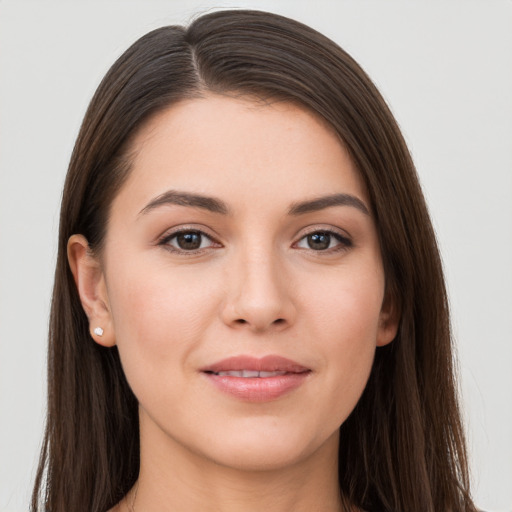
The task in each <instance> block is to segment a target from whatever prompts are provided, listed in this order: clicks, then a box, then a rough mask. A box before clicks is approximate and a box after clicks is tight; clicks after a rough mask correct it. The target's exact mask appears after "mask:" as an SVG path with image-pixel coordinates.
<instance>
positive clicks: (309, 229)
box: [295, 224, 352, 242]
mask: <svg viewBox="0 0 512 512" xmlns="http://www.w3.org/2000/svg"><path fill="white" fill-rule="evenodd" d="M318 231H321V232H323V233H332V234H335V235H338V236H339V237H341V238H343V239H344V240H347V241H350V242H352V236H351V235H350V234H349V233H348V232H347V231H345V230H344V229H341V228H338V227H336V226H332V225H326V224H314V225H311V226H306V227H305V228H302V229H301V230H300V231H299V232H298V233H297V235H296V236H295V239H296V240H297V241H299V240H302V239H303V238H304V237H305V236H308V235H311V234H313V233H317V232H318Z"/></svg>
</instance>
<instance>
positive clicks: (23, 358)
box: [0, 0, 512, 512]
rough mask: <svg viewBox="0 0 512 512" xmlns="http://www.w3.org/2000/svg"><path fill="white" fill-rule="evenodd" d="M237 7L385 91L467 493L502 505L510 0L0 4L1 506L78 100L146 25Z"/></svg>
mask: <svg viewBox="0 0 512 512" xmlns="http://www.w3.org/2000/svg"><path fill="white" fill-rule="evenodd" d="M222 6H236V7H252V8H259V9H264V10H265V9H266V10H272V11H274V12H279V13H282V14H285V15H288V16H291V17H293V18H296V19H299V20H301V21H304V22H306V23H308V24H309V25H311V26H313V27H314V28H316V29H318V30H320V31H321V32H324V33H325V34H326V35H328V36H330V37H331V38H332V39H334V40H336V41H337V42H338V43H339V44H340V45H341V46H343V47H344V48H345V49H346V50H347V51H349V53H351V54H352V55H353V56H354V57H355V58H356V60H358V61H359V63H360V64H361V65H362V66H363V67H364V68H365V69H366V70H367V71H368V73H369V74H370V76H371V77H372V78H373V79H374V81H375V82H376V84H377V86H378V87H379V88H380V90H381V91H382V93H383V94H384V96H385V98H386V99H387V100H388V102H389V103H390V106H391V108H392V110H393V111H394V113H395V115H396V117H397V119H398V121H399V123H400V125H401V127H402V129H403V132H404V134H405V136H406V139H407V141H408V143H409V145H410V148H411V150H412V152H413V156H414V158H415V161H416V164H417V167H418V171H419V174H420V178H421V181H422V184H423V186H424V190H425V194H426V196H427V200H428V202H429V205H430V208H431V212H432V217H433V220H434V224H435V227H436V230H437V233H438V236H439V241H440V245H441V250H442V254H443V259H444V263H445V267H446V275H447V280H448V286H449V292H450V299H451V305H452V310H453V326H454V332H455V335H456V339H457V346H458V353H459V366H460V375H461V393H462V396H463V408H464V418H465V421H466V424H467V428H468V435H469V447H470V455H471V465H472V470H473V482H474V494H475V497H476V500H477V503H478V504H479V506H480V507H482V508H484V509H486V510H488V511H505V510H511V509H512V485H511V484H512V371H511V365H512V58H511V55H512V2H510V1H506V0H502V1H500V0H484V1H472V0H460V1H456V0H445V1H426V0H424V1H413V0H402V1H390V0H374V1H365V0H350V1H349V0H345V1H343V0H340V1H336V2H335V1H332V2H329V1H325V0H315V1H298V0H294V1H292V0H290V1H272V2H271V1H257V0H253V1H252V2H248V1H242V0H238V1H236V2H221V1H218V2H209V1H203V2H199V1H189V2H186V1H165V2H164V1H158V2H157V1H148V0H146V1H137V2H133V1H102V2H85V1H76V0H66V1H61V2H56V1H45V0H42V1H37V2H29V1H23V0H11V1H6V0H4V1H0V512H21V511H23V510H27V505H28V496H29V493H30V486H31V481H32V479H33V475H34V471H35V463H36V459H37V454H38V450H39V446H40V442H41V435H42V428H43V418H44V400H45V386H46V383H45V350H46V329H47V317H48V310H49V297H50V291H51V285H52V275H53V267H54V258H55V246H56V233H57V227H58V208H59V199H60V194H61V187H62V183H63V179H64V174H65V171H66V167H67V163H68V160H69V156H70V153H71V149H72V145H73V142H74V139H75V137H76V135H77V132H78V128H79V124H80V122H81V119H82V116H83V114H84V111H85V108H86V106H87V103H88V101H89V99H90V97H91V96H92V94H93V91H94V89H95V87H96V86H97V84H98V82H99V80H100V79H101V77H102V76H103V74H104V73H105V72H106V70H107V69H108V67H109V66H110V64H112V63H113V61H114V60H115V58H116V57H117V56H118V55H119V54H120V53H121V52H122V51H123V50H124V49H125V48H126V47H127V46H128V45H129V44H131V43H132V42H133V41H134V40H135V39H136V38H138V37H139V36H141V35H142V34H144V33H145V32H147V31H149V30H150V29H152V28H155V27H158V26H161V25H165V24H170V23H186V22H187V21H188V20H189V19H190V17H191V16H192V15H193V14H194V13H197V12H204V11H206V10H208V9H210V8H212V7H222Z"/></svg>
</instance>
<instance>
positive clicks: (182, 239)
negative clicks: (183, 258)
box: [160, 229, 219, 252]
mask: <svg viewBox="0 0 512 512" xmlns="http://www.w3.org/2000/svg"><path fill="white" fill-rule="evenodd" d="M160 245H164V246H167V247H168V248H169V249H171V250H174V251H184V252H194V251H199V250H201V249H207V248H209V247H219V244H217V243H216V242H214V241H213V240H212V239H211V238H210V237H209V236H208V235H207V234H206V233H203V232H202V231H199V230H195V229H194V230H192V229H188V230H182V231H177V232H174V233H171V234H170V235H168V236H166V237H164V238H163V239H162V240H161V241H160Z"/></svg>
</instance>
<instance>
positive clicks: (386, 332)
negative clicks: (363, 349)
mask: <svg viewBox="0 0 512 512" xmlns="http://www.w3.org/2000/svg"><path fill="white" fill-rule="evenodd" d="M399 322H400V312H399V308H398V306H397V301H396V300H395V299H394V298H393V297H392V295H391V293H389V292H386V294H385V297H384V300H383V302H382V308H381V310H380V315H379V327H378V332H377V346H378V347H383V346H384V345H387V344H388V343H391V342H392V341H393V340H394V339H395V337H396V334H397V332H398V324H399Z"/></svg>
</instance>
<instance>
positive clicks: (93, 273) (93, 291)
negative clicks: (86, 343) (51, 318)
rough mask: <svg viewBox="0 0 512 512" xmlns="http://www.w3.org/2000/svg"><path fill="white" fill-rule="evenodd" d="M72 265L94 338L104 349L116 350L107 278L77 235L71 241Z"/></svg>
mask: <svg viewBox="0 0 512 512" xmlns="http://www.w3.org/2000/svg"><path fill="white" fill-rule="evenodd" d="M68 262H69V266H70V268H71V272H72V274H73V277H74V279H75V284H76V287H77V290H78V295H79V296H80V301H81V303H82V307H83V308H84V311H85V314H86V315H87V318H88V319H89V332H90V333H91V337H92V338H93V340H94V341H95V342H96V343H98V344H100V345H103V346H104V347H112V346H113V345H115V334H114V328H113V322H112V315H111V312H110V306H109V301H108V294H107V286H106V283H105V276H104V274H103V270H102V267H101V265H100V262H99V261H98V258H97V257H96V256H94V255H93V253H92V251H91V250H90V248H89V243H88V242H87V239H86V238H85V237H84V236H83V235H73V236H71V237H70V239H69V240H68ZM98 328H99V329H98Z"/></svg>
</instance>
